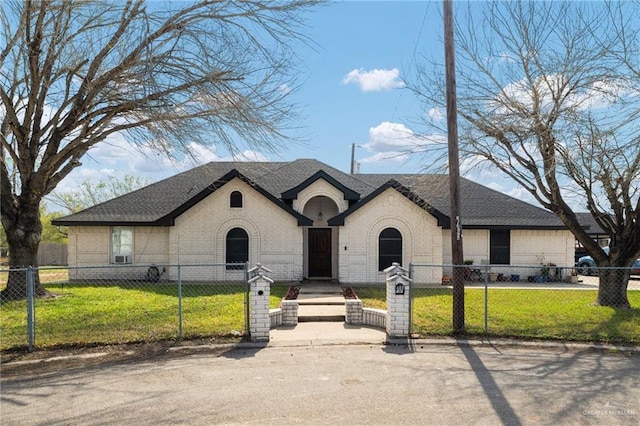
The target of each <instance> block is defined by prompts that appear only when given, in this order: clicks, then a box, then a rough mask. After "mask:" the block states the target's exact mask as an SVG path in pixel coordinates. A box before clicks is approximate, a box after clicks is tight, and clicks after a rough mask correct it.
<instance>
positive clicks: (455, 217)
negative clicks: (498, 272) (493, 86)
mask: <svg viewBox="0 0 640 426" xmlns="http://www.w3.org/2000/svg"><path fill="white" fill-rule="evenodd" d="M452 3H453V0H443V17H444V62H445V72H446V91H447V137H448V139H447V141H448V144H449V207H450V217H451V257H452V263H453V274H452V275H453V276H452V281H453V315H452V318H453V332H454V333H464V331H465V326H464V270H463V267H462V265H463V264H464V262H463V253H462V221H461V220H460V159H459V154H458V112H457V109H458V107H457V102H456V63H455V49H454V42H453V4H452Z"/></svg>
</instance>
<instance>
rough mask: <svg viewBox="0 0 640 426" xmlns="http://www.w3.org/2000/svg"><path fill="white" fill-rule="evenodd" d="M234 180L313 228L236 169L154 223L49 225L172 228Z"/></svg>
mask: <svg viewBox="0 0 640 426" xmlns="http://www.w3.org/2000/svg"><path fill="white" fill-rule="evenodd" d="M234 178H238V179H240V180H242V181H243V182H244V183H246V184H247V185H249V186H251V187H252V188H253V189H255V190H256V191H258V192H259V193H260V194H261V195H263V196H264V197H266V198H267V199H268V200H270V201H271V202H272V203H274V204H275V205H277V206H278V207H280V208H281V209H282V210H284V211H286V212H287V213H289V214H290V215H291V216H293V217H295V218H296V219H297V220H298V226H313V220H312V219H309V218H308V217H306V216H304V215H302V214H300V213H298V212H297V211H295V210H294V209H293V207H291V206H289V205H288V204H286V203H284V202H283V201H282V200H280V199H278V198H276V197H274V196H273V195H271V193H269V192H268V191H266V190H264V189H263V188H262V187H260V186H259V185H257V184H256V183H255V182H253V181H252V180H251V179H249V178H247V177H246V176H244V175H243V174H242V173H240V172H239V171H238V170H237V169H233V170H231V171H230V172H229V173H227V174H225V175H224V176H223V177H221V178H220V179H218V180H216V181H215V182H213V183H212V184H211V185H209V186H207V187H206V188H205V189H203V190H202V191H200V192H199V193H197V194H196V195H194V196H193V197H191V198H190V199H189V200H187V202H185V203H183V204H182V205H180V206H179V207H178V208H176V209H174V210H173V211H171V212H169V213H167V214H166V215H164V216H162V217H161V218H159V219H157V220H154V221H151V222H147V221H141V222H132V221H126V222H118V221H113V222H111V221H101V222H98V221H87V222H82V221H73V222H72V221H65V220H54V221H52V222H51V223H52V224H53V225H59V226H96V225H101V226H114V225H118V226H174V225H175V221H176V218H178V217H179V216H180V215H181V214H183V213H184V212H186V211H187V210H189V209H190V208H191V207H193V206H195V205H196V204H198V203H199V202H200V201H202V200H203V199H205V198H206V197H207V196H209V195H211V194H212V193H214V192H215V191H216V190H218V189H219V188H221V187H222V186H224V185H226V184H227V183H229V182H230V181H231V180H233V179H234Z"/></svg>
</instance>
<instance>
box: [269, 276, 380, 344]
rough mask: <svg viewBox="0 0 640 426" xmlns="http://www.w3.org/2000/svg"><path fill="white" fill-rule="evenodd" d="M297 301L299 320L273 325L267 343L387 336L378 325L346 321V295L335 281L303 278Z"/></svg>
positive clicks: (376, 341)
mask: <svg viewBox="0 0 640 426" xmlns="http://www.w3.org/2000/svg"><path fill="white" fill-rule="evenodd" d="M297 301H298V324H297V325H295V326H280V327H276V328H274V329H272V330H271V332H270V333H269V337H270V342H269V344H270V345H283V344H286V345H288V346H305V345H327V344H363V343H364V344H366V343H371V344H380V343H384V342H385V341H386V340H387V333H386V331H385V330H383V329H381V328H375V327H369V326H363V325H354V324H346V323H345V306H344V305H345V299H344V296H343V294H342V288H341V287H340V284H338V283H336V282H331V281H308V282H303V283H302V284H301V285H300V293H299V294H298V298H297Z"/></svg>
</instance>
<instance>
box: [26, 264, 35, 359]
mask: <svg viewBox="0 0 640 426" xmlns="http://www.w3.org/2000/svg"><path fill="white" fill-rule="evenodd" d="M34 284H35V279H34V268H33V267H32V266H29V267H28V268H27V282H26V285H27V344H28V350H29V352H33V348H34V346H35V340H36V318H35V316H36V315H35V300H34V298H35V286H34Z"/></svg>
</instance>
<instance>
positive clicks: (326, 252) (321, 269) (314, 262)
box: [309, 228, 331, 278]
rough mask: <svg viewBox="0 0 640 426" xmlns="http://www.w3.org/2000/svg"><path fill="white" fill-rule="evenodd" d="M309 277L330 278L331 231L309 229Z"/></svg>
mask: <svg viewBox="0 0 640 426" xmlns="http://www.w3.org/2000/svg"><path fill="white" fill-rule="evenodd" d="M309 277H315V278H331V229H326V228H309Z"/></svg>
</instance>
